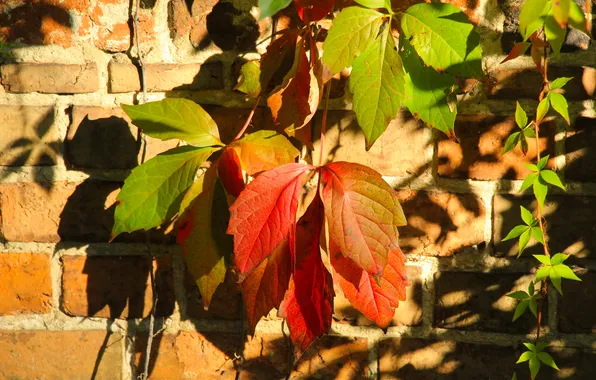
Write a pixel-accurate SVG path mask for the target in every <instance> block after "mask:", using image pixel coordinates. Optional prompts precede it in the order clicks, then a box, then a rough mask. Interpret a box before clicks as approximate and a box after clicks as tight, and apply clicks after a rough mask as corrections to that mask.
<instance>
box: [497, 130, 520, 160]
mask: <svg viewBox="0 0 596 380" xmlns="http://www.w3.org/2000/svg"><path fill="white" fill-rule="evenodd" d="M520 134H521V132H513V133H512V134H510V135H509V137H507V141H505V147H504V148H503V152H502V153H501V155H504V154H505V153H507V152H509V151H510V150H511V149H513V148H515V147H516V146H517V143H519V137H520Z"/></svg>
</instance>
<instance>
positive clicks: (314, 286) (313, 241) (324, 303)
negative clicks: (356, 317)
mask: <svg viewBox="0 0 596 380" xmlns="http://www.w3.org/2000/svg"><path fill="white" fill-rule="evenodd" d="M322 222H323V210H322V204H321V199H320V198H319V197H318V196H315V199H314V200H313V201H312V203H311V204H310V206H309V207H308V209H307V211H306V213H305V214H304V215H303V216H302V218H300V220H299V221H298V224H297V226H296V230H295V233H292V232H293V231H291V232H290V248H291V251H292V257H293V270H292V278H291V280H290V285H289V288H288V291H287V293H286V296H285V298H284V300H283V302H282V304H281V306H280V309H279V315H280V316H282V317H284V318H286V320H287V322H288V327H289V328H290V337H291V339H292V342H293V344H294V350H295V353H296V356H297V357H300V356H301V355H302V353H303V352H304V351H306V349H307V348H308V347H309V346H310V345H311V344H312V342H313V341H314V340H315V339H317V338H318V337H320V336H321V335H323V334H326V333H328V332H329V329H330V328H331V314H332V313H333V296H334V292H333V283H332V279H331V275H330V273H329V272H328V271H327V269H326V268H325V265H324V264H323V261H322V259H321V251H320V248H319V237H320V233H321V227H322Z"/></svg>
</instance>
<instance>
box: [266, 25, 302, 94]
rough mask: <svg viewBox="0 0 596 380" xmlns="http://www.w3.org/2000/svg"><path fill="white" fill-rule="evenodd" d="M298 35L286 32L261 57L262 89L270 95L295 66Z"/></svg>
mask: <svg viewBox="0 0 596 380" xmlns="http://www.w3.org/2000/svg"><path fill="white" fill-rule="evenodd" d="M297 41H298V34H297V33H295V32H286V33H284V34H282V35H281V36H280V37H279V38H278V39H276V40H275V41H273V42H272V43H271V44H270V45H269V46H268V47H267V52H266V53H265V54H263V56H262V57H261V89H262V91H264V92H265V93H269V92H270V91H271V90H272V89H274V88H275V87H277V86H279V85H281V84H282V82H283V80H284V78H285V77H286V74H287V73H288V71H290V69H291V68H292V66H293V65H294V56H295V55H296V43H297Z"/></svg>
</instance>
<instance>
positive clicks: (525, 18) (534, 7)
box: [519, 0, 551, 41]
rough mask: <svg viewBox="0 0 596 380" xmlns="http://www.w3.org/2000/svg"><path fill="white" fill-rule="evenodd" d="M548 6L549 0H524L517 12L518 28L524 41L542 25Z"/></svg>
mask: <svg viewBox="0 0 596 380" xmlns="http://www.w3.org/2000/svg"><path fill="white" fill-rule="evenodd" d="M550 6H551V2H550V0H549V1H547V0H526V1H525V2H524V3H523V5H522V8H521V11H520V13H519V30H520V32H521V35H522V36H523V37H524V41H525V40H527V39H528V37H530V36H531V35H532V33H534V32H535V31H537V30H538V29H540V28H541V27H542V25H544V19H545V17H546V14H547V13H548V11H549V9H550Z"/></svg>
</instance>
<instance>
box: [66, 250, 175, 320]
mask: <svg viewBox="0 0 596 380" xmlns="http://www.w3.org/2000/svg"><path fill="white" fill-rule="evenodd" d="M61 261H62V264H63V266H64V271H63V274H62V308H63V310H64V312H65V313H67V314H69V315H73V316H81V317H102V318H143V317H147V316H148V315H149V314H150V312H151V307H152V305H153V297H152V291H151V283H150V280H149V269H150V267H151V264H150V260H149V258H146V257H134V256H133V257H106V256H91V257H85V256H64V257H62V259H61ZM156 264H157V265H156V267H155V270H156V273H155V278H156V290H157V295H158V302H157V309H156V315H158V316H168V315H171V314H172V312H173V310H174V289H173V288H174V286H173V269H172V265H171V260H170V258H162V259H159V260H158V261H157V262H156Z"/></svg>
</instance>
